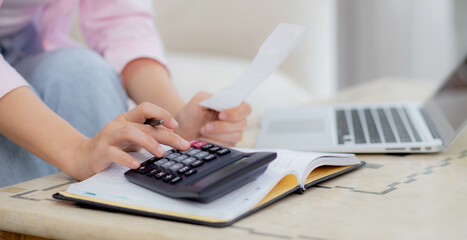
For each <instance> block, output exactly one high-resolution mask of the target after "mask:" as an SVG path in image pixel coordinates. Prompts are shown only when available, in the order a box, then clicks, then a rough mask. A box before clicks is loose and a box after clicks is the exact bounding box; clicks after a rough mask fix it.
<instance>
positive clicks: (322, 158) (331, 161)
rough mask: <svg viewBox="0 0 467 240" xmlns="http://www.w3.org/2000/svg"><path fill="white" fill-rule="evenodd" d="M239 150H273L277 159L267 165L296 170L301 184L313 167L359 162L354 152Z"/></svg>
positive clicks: (245, 150)
mask: <svg viewBox="0 0 467 240" xmlns="http://www.w3.org/2000/svg"><path fill="white" fill-rule="evenodd" d="M240 151H244V152H247V151H256V152H261V151H275V152H277V160H275V161H273V162H271V163H270V164H269V166H271V167H275V168H282V169H287V170H291V171H295V172H297V175H298V177H299V179H300V183H301V186H303V183H304V181H305V180H306V178H307V177H308V175H309V174H310V172H311V171H313V169H315V168H317V167H319V166H322V165H332V166H345V165H353V164H357V163H359V161H358V159H357V158H356V157H355V154H346V153H318V152H300V151H291V150H283V149H281V150H258V149H240Z"/></svg>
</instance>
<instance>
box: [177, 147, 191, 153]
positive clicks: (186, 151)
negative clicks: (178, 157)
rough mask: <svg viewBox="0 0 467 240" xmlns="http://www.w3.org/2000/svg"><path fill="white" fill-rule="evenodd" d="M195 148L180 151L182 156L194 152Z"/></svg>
mask: <svg viewBox="0 0 467 240" xmlns="http://www.w3.org/2000/svg"><path fill="white" fill-rule="evenodd" d="M193 149H194V148H192V147H190V148H189V149H188V150H185V151H180V154H187V153H188V152H189V151H191V150H193Z"/></svg>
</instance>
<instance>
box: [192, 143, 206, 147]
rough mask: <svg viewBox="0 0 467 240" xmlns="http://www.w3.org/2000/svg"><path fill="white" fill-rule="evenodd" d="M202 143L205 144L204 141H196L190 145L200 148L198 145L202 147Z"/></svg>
mask: <svg viewBox="0 0 467 240" xmlns="http://www.w3.org/2000/svg"><path fill="white" fill-rule="evenodd" d="M204 145H206V143H205V142H197V143H195V144H193V145H191V146H193V147H194V148H200V147H202V146H204Z"/></svg>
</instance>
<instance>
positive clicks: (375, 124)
mask: <svg viewBox="0 0 467 240" xmlns="http://www.w3.org/2000/svg"><path fill="white" fill-rule="evenodd" d="M404 120H406V121H405V122H404ZM336 124H337V142H338V144H345V143H346V142H350V141H352V139H353V142H354V143H356V144H365V143H372V144H376V143H383V142H385V143H398V142H401V143H409V142H413V141H416V142H421V141H422V139H421V137H420V135H419V133H418V131H417V129H416V128H415V125H414V124H413V121H412V119H411V118H410V115H409V114H408V112H407V109H405V108H402V107H401V108H396V107H390V108H387V109H384V108H376V109H370V108H365V109H350V110H343V109H339V110H336ZM351 135H352V136H353V138H352V137H350V136H351Z"/></svg>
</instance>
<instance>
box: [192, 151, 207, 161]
mask: <svg viewBox="0 0 467 240" xmlns="http://www.w3.org/2000/svg"><path fill="white" fill-rule="evenodd" d="M207 155H209V153H208V152H199V153H197V154H196V155H195V156H193V157H195V158H198V159H202V158H204V157H206V156H207Z"/></svg>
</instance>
